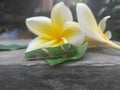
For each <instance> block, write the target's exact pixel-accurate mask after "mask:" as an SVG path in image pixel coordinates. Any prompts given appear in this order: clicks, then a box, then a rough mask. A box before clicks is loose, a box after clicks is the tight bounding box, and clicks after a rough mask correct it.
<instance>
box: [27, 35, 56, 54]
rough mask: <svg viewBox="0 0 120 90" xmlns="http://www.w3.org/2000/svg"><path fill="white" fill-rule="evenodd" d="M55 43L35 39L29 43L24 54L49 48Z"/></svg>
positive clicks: (53, 41) (44, 39)
mask: <svg viewBox="0 0 120 90" xmlns="http://www.w3.org/2000/svg"><path fill="white" fill-rule="evenodd" d="M55 42H56V41H55V40H51V41H50V40H48V39H46V38H40V37H37V38H35V39H34V40H32V41H31V42H30V43H29V45H28V47H27V50H26V52H30V51H32V50H35V49H39V48H46V47H51V46H52V45H53V44H54V43H55Z"/></svg>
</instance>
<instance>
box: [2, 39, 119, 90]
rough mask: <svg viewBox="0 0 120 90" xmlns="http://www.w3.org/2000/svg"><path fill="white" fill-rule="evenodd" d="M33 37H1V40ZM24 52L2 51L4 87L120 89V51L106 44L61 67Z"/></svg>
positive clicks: (24, 89) (21, 89) (25, 89)
mask: <svg viewBox="0 0 120 90" xmlns="http://www.w3.org/2000/svg"><path fill="white" fill-rule="evenodd" d="M29 41H30V40H7V41H3V40H1V42H0V44H12V43H14V44H20V45H27V44H28V42H29ZM115 43H118V44H119V45H120V43H119V42H115ZM24 52H25V49H22V50H15V51H5V52H0V90H120V51H116V50H113V49H111V48H108V47H103V46H101V47H98V48H94V49H88V51H87V53H86V54H85V56H84V57H83V58H82V59H81V60H79V61H76V62H70V63H65V64H62V65H59V66H57V67H50V66H48V65H47V64H46V63H45V62H44V61H43V60H38V61H27V59H26V58H25V57H24Z"/></svg>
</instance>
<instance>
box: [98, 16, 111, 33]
mask: <svg viewBox="0 0 120 90" xmlns="http://www.w3.org/2000/svg"><path fill="white" fill-rule="evenodd" d="M109 18H110V16H106V17H104V18H103V19H102V20H101V21H100V22H99V24H98V26H99V28H100V30H101V31H102V32H104V31H105V28H106V22H107V20H108V19H109Z"/></svg>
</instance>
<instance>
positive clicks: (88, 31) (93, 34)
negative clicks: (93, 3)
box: [76, 3, 120, 50]
mask: <svg viewBox="0 0 120 90" xmlns="http://www.w3.org/2000/svg"><path fill="white" fill-rule="evenodd" d="M76 11H77V18H78V22H79V25H80V28H81V31H82V32H83V33H84V34H85V36H86V37H85V40H86V41H88V43H89V45H90V46H96V45H106V46H109V47H112V48H114V49H117V50H120V46H119V45H116V44H115V43H113V42H112V41H111V40H110V38H111V37H112V35H111V32H110V31H107V32H105V28H106V21H107V19H108V18H110V16H106V17H104V18H103V19H102V20H101V21H100V22H99V24H98V25H97V22H96V20H95V18H94V15H93V13H92V11H91V10H90V8H89V7H88V6H87V5H86V4H84V3H78V4H77V7H76ZM104 32H105V33H104Z"/></svg>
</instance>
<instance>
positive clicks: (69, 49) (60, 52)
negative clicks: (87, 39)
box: [25, 44, 77, 59]
mask: <svg viewBox="0 0 120 90" xmlns="http://www.w3.org/2000/svg"><path fill="white" fill-rule="evenodd" d="M74 52H77V47H75V46H73V45H70V44H64V45H61V46H57V47H49V48H41V49H36V50H33V51H30V52H26V53H25V56H26V57H28V58H29V59H46V58H49V59H54V58H60V57H63V56H68V55H71V54H74Z"/></svg>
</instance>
